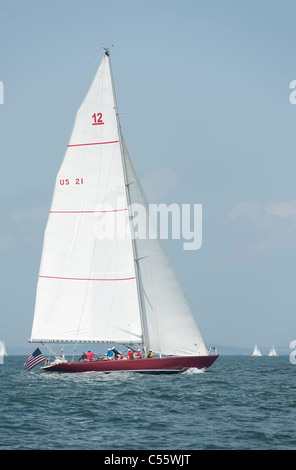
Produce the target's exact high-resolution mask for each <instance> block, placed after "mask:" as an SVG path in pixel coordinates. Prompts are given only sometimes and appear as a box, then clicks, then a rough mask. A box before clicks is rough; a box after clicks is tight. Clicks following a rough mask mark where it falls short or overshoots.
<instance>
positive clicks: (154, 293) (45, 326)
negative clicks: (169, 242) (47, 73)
mask: <svg viewBox="0 0 296 470" xmlns="http://www.w3.org/2000/svg"><path fill="white" fill-rule="evenodd" d="M134 203H138V204H141V205H142V206H143V207H146V206H147V204H148V203H147V200H146V197H145V194H144V191H143V189H142V186H141V183H140V181H139V178H138V176H137V173H136V171H135V169H134V166H133V163H132V161H131V158H130V155H129V153H128V150H127V147H126V145H125V143H124V142H123V139H122V136H121V130H120V126H119V120H118V114H117V107H116V99H115V93H114V87H113V82H112V72H111V69H110V59H109V56H108V54H105V55H104V57H103V59H102V62H101V64H100V66H99V69H98V71H97V73H96V76H95V78H94V80H93V83H92V85H91V87H90V89H89V92H88V94H87V96H86V98H85V100H84V101H83V103H82V105H81V106H80V108H79V110H78V112H77V116H76V120H75V124H74V128H73V132H72V135H71V138H70V142H69V145H68V148H67V151H66V154H65V157H64V161H63V163H62V165H61V168H60V170H59V172H58V175H57V178H56V184H55V188H54V195H53V200H52V204H51V208H50V214H49V218H48V223H47V227H46V230H45V235H44V244H43V251H42V259H41V265H40V272H39V279H38V285H37V294H36V304H35V313H34V320H33V327H32V334H31V339H30V341H34V342H74V343H77V342H106V343H107V342H108V343H124V344H125V343H129V344H131V343H141V342H143V345H144V348H145V349H147V348H149V349H152V350H153V351H155V352H159V353H161V354H169V355H186V354H191V355H207V351H206V347H205V345H204V343H203V340H202V337H201V335H200V332H199V330H198V328H197V325H196V322H195V319H194V316H193V314H192V312H191V310H190V308H189V305H188V303H187V300H186V298H185V296H184V293H183V291H182V289H181V287H180V284H179V282H178V280H177V277H176V274H175V272H174V270H173V268H172V266H171V263H170V260H169V258H168V255H167V253H166V250H165V248H164V246H163V242H162V241H161V240H160V239H159V238H156V239H153V240H149V239H146V240H138V239H137V238H135V239H134V238H133V237H134V228H135V227H134V225H133V222H131V220H130V218H132V217H133V215H134V214H133V212H132V210H131V206H132V207H133V204H134ZM114 227H116V234H117V236H115V237H114V231H112V229H114ZM108 231H110V233H109V232H108ZM111 232H112V233H111ZM102 235H103V236H102Z"/></svg>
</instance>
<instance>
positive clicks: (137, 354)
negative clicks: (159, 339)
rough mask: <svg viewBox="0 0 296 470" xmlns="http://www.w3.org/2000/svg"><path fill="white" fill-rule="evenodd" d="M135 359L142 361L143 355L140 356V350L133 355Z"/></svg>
mask: <svg viewBox="0 0 296 470" xmlns="http://www.w3.org/2000/svg"><path fill="white" fill-rule="evenodd" d="M135 358H136V359H142V358H143V354H142V351H141V349H138V351H137V352H136V353H135Z"/></svg>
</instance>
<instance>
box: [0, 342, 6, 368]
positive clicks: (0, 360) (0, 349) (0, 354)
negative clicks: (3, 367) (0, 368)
mask: <svg viewBox="0 0 296 470" xmlns="http://www.w3.org/2000/svg"><path fill="white" fill-rule="evenodd" d="M4 356H7V352H6V347H5V342H4V341H0V364H4Z"/></svg>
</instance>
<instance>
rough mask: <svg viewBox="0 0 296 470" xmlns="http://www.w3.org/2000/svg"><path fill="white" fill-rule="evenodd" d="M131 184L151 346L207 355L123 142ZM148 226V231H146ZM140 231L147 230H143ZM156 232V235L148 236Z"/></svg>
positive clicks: (166, 351) (176, 352) (161, 350)
mask: <svg viewBox="0 0 296 470" xmlns="http://www.w3.org/2000/svg"><path fill="white" fill-rule="evenodd" d="M123 150H124V158H125V164H126V169H127V177H128V185H129V191H130V198H131V203H132V207H133V209H134V224H135V227H134V230H135V244H136V247H137V255H138V259H139V261H138V267H139V273H140V287H141V293H142V300H143V314H144V315H145V318H146V326H147V337H148V338H147V339H148V342H149V347H150V349H152V350H153V351H155V352H158V353H162V354H168V355H177V356H181V355H207V350H206V347H205V344H204V342H203V339H202V337H201V334H200V332H199V330H198V328H197V325H196V322H195V319H194V317H193V314H192V312H191V310H190V307H189V305H188V302H187V299H186V298H185V295H184V292H183V290H182V288H181V286H180V283H179V281H178V279H177V276H176V273H175V271H174V269H173V267H172V264H171V261H170V259H169V256H168V254H167V251H166V248H165V246H164V242H163V241H162V240H161V239H160V238H159V237H158V234H157V229H156V228H155V227H156V226H155V227H154V229H153V230H152V233H151V232H150V234H149V233H148V232H149V224H150V228H151V224H153V221H151V220H150V219H149V208H148V202H147V199H146V196H145V193H144V190H143V188H142V185H141V182H140V180H139V178H138V176H137V173H136V170H135V168H134V165H133V162H132V160H131V157H130V155H129V152H128V149H127V147H126V145H125V143H124V142H123ZM145 229H146V230H145ZM141 230H143V231H145V233H143V232H142V233H140V232H141ZM150 235H154V236H155V237H157V238H152V237H149V236H150Z"/></svg>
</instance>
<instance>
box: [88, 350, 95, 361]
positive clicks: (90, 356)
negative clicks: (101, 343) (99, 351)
mask: <svg viewBox="0 0 296 470" xmlns="http://www.w3.org/2000/svg"><path fill="white" fill-rule="evenodd" d="M93 356H96V353H94V352H91V351H87V353H86V357H87V359H88V360H89V361H92V360H93Z"/></svg>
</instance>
